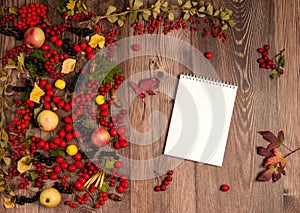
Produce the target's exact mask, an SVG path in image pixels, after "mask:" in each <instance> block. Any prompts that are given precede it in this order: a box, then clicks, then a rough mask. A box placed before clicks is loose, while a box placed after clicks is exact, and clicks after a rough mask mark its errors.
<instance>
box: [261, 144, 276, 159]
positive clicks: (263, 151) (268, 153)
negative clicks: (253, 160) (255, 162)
mask: <svg viewBox="0 0 300 213" xmlns="http://www.w3.org/2000/svg"><path fill="white" fill-rule="evenodd" d="M257 154H258V155H261V156H265V157H267V158H268V157H271V156H274V154H273V152H271V151H270V150H267V149H266V148H265V147H262V146H259V147H257Z"/></svg>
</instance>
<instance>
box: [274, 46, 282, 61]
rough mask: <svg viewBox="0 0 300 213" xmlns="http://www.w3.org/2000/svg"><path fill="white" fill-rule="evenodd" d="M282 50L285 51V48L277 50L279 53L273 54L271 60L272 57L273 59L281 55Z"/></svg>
mask: <svg viewBox="0 0 300 213" xmlns="http://www.w3.org/2000/svg"><path fill="white" fill-rule="evenodd" d="M284 51H285V48H284V49H282V50H280V52H279V53H277V54H276V55H274V56H273V58H272V60H273V59H275V58H277V57H278V56H281V55H282V53H284Z"/></svg>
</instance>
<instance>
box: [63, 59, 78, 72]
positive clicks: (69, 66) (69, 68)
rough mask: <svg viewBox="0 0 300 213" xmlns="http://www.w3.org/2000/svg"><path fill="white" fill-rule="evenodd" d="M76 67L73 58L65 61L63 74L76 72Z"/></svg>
mask: <svg viewBox="0 0 300 213" xmlns="http://www.w3.org/2000/svg"><path fill="white" fill-rule="evenodd" d="M75 66H76V60H75V59H72V58H68V59H66V60H64V62H63V65H62V69H61V73H64V74H69V73H70V72H73V71H74V70H75Z"/></svg>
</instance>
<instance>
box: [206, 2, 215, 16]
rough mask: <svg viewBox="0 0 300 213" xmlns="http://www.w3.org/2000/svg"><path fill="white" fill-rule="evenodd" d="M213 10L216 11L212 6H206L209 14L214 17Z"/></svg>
mask: <svg viewBox="0 0 300 213" xmlns="http://www.w3.org/2000/svg"><path fill="white" fill-rule="evenodd" d="M213 10H214V8H213V6H212V4H210V3H208V4H207V6H206V12H207V14H208V15H211V16H212V15H213Z"/></svg>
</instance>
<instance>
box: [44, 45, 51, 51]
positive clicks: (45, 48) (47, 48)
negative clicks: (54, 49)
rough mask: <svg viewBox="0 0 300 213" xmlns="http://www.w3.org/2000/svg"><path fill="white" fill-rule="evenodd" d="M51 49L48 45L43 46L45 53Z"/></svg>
mask: <svg viewBox="0 0 300 213" xmlns="http://www.w3.org/2000/svg"><path fill="white" fill-rule="evenodd" d="M49 49H50V46H49V45H48V44H44V45H43V46H42V50H43V51H47V50H49Z"/></svg>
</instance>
